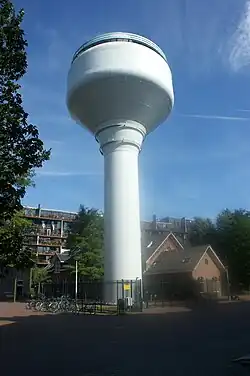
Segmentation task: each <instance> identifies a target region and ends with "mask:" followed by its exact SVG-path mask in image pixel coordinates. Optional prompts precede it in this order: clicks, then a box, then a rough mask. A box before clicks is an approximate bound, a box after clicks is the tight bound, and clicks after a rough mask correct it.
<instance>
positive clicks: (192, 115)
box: [178, 114, 250, 121]
mask: <svg viewBox="0 0 250 376" xmlns="http://www.w3.org/2000/svg"><path fill="white" fill-rule="evenodd" d="M178 115H179V116H183V117H190V118H198V119H210V120H227V121H228V120H231V121H250V118H248V117H242V116H220V115H203V114H178Z"/></svg>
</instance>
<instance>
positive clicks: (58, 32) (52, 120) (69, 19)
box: [15, 0, 250, 219]
mask: <svg viewBox="0 0 250 376" xmlns="http://www.w3.org/2000/svg"><path fill="white" fill-rule="evenodd" d="M15 4H16V6H17V7H24V9H25V12H26V15H25V21H24V24H23V27H24V29H25V32H26V36H27V39H28V42H29V48H28V62H29V69H28V73H27V75H26V76H25V78H24V80H23V96H24V105H25V109H26V110H27V111H28V112H29V114H30V120H31V121H32V122H33V123H35V124H37V125H38V128H39V131H40V135H41V138H42V139H43V140H44V142H45V145H46V146H47V147H52V157H51V160H50V161H49V162H47V163H46V165H45V166H44V167H43V168H42V169H40V170H39V171H38V172H37V176H36V179H35V182H36V188H35V189H33V188H31V189H29V190H28V193H27V196H26V197H25V199H24V204H26V205H31V206H36V205H37V204H39V203H40V204H41V205H42V206H43V207H49V208H57V209H62V210H72V211H76V210H77V209H78V207H79V205H80V204H81V203H82V204H85V205H87V206H89V207H96V208H100V209H101V208H103V159H102V157H101V155H100V154H99V151H98V146H97V145H96V142H95V140H94V138H93V137H92V136H91V135H90V134H88V133H87V131H85V130H83V129H81V128H80V127H79V126H78V125H76V124H75V123H74V122H73V121H71V120H70V118H69V115H68V113H67V109H66V105H65V91H66V77H67V71H68V68H69V65H70V62H71V58H72V55H73V53H74V52H75V50H76V49H77V48H78V47H79V46H80V45H81V44H82V43H84V42H85V41H86V40H88V39H89V38H91V37H93V36H95V35H96V34H99V33H102V32H108V31H130V32H134V33H139V34H142V35H145V36H147V37H149V38H151V39H152V40H153V41H155V42H156V43H157V44H159V46H160V47H161V48H162V49H163V50H164V52H165V53H166V55H167V58H168V61H169V63H170V66H171V69H172V73H173V81H174V89H175V108H174V110H173V113H172V115H171V117H170V118H169V119H168V120H167V121H166V123H165V124H162V125H161V126H160V127H159V128H158V129H157V130H156V131H155V132H154V133H152V134H150V136H149V137H148V139H146V141H145V144H144V147H143V151H142V153H141V155H140V189H141V215H142V218H143V219H150V218H151V217H152V215H153V214H154V213H155V214H156V215H157V216H158V217H163V216H166V215H170V216H186V217H193V216H196V215H199V216H210V217H215V216H216V214H217V213H218V212H219V211H220V210H221V209H223V208H225V207H229V208H238V207H244V208H248V209H249V208H250V189H249V186H250V167H249V161H250V85H249V82H250V1H243V0H237V1H236V0H227V1H222V0H210V1H208V0H207V1H201V0H168V1H167V0H157V1H153V0H147V1H145V0H127V1H123V2H122V1H121V2H117V1H114V0H105V1H104V0H96V1H90V0H85V1H79V0H71V1H66V0H65V1H62V2H58V1H55V0H50V1H48V0H36V1H30V0H16V1H15Z"/></svg>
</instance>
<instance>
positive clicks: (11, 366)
mask: <svg viewBox="0 0 250 376" xmlns="http://www.w3.org/2000/svg"><path fill="white" fill-rule="evenodd" d="M0 316H1V317H0V323H2V325H0V374H1V375H3V376H12V375H13V376H14V375H15V376H16V375H23V374H25V375H29V374H35V375H36V376H40V375H41V376H44V375H46V376H51V375H53V376H54V375H62V376H63V375H73V376H87V375H88V376H91V375H92V376H95V375H98V376H99V375H100V376H106V375H107V376H112V375H117V376H125V375H126V376H128V375H129V376H131V375H137V376H140V375H143V376H146V375H150V376H158V375H159V376H165V375H169V376H172V375H177V376H182V375H188V376H192V375H194V376H196V375H197V376H198V375H199V376H200V375H202V376H208V375H209V376H226V375H238V376H240V375H241V374H242V375H245V371H244V370H243V372H242V371H241V370H240V369H238V368H236V369H234V368H232V367H230V361H231V359H232V358H234V357H238V356H241V355H244V354H246V353H250V319H249V317H250V303H249V302H245V303H228V304H218V305H215V306H213V307H204V308H199V309H197V308H196V309H184V308H175V307H171V308H170V309H167V310H163V309H160V308H158V309H157V310H156V311H155V310H152V309H151V310H150V311H149V313H148V314H135V315H131V316H125V317H108V316H105V317H104V316H66V315H59V316H58V315H41V314H33V315H32V316H27V312H25V310H24V308H23V306H22V305H21V304H15V305H14V304H10V303H9V304H6V303H5V304H4V303H0Z"/></svg>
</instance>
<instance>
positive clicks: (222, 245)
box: [189, 209, 250, 289]
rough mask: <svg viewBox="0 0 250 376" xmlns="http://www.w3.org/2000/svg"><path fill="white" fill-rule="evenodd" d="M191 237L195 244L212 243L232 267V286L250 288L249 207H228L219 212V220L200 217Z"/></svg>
mask: <svg viewBox="0 0 250 376" xmlns="http://www.w3.org/2000/svg"><path fill="white" fill-rule="evenodd" d="M209 223H210V225H211V226H210V225H209ZM201 224H202V225H201ZM189 237H190V241H191V242H192V243H193V245H196V244H201V243H203V244H205V243H209V244H211V245H212V246H213V247H214V249H215V251H216V252H217V254H218V255H219V256H220V258H221V260H222V261H223V262H224V264H225V265H226V266H227V267H228V269H229V275H230V280H231V283H232V286H233V287H235V288H240V287H241V288H245V289H249V286H250V213H249V212H248V211H246V210H243V209H239V210H234V211H231V210H228V209H226V210H224V211H222V212H221V213H220V214H219V215H218V216H217V219H216V222H215V224H213V223H212V222H209V221H208V220H206V219H204V220H202V219H197V218H196V219H195V220H194V223H193V224H192V226H191V229H190V234H189Z"/></svg>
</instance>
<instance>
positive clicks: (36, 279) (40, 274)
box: [32, 267, 51, 294]
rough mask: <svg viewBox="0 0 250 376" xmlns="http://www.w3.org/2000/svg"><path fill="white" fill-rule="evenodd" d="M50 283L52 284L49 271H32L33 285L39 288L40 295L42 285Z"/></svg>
mask: <svg viewBox="0 0 250 376" xmlns="http://www.w3.org/2000/svg"><path fill="white" fill-rule="evenodd" d="M49 282H51V278H50V274H49V272H48V270H47V269H45V268H38V267H35V268H33V269H32V283H33V284H34V285H35V286H37V292H38V294H40V292H41V285H42V284H43V283H49Z"/></svg>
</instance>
